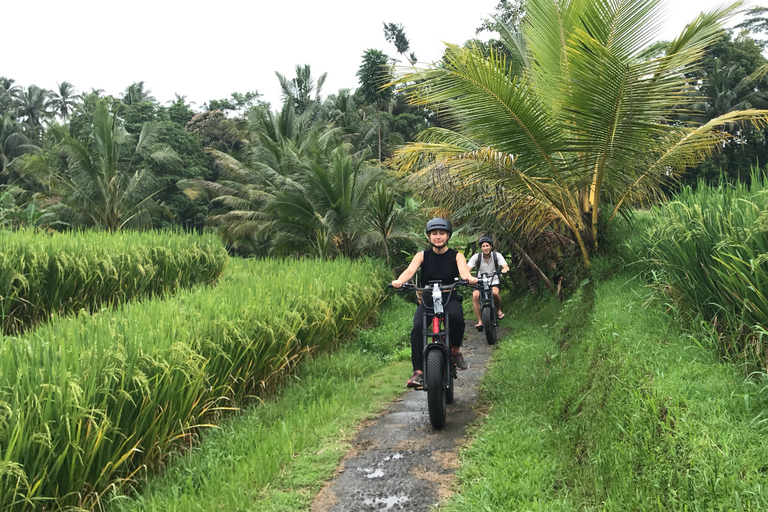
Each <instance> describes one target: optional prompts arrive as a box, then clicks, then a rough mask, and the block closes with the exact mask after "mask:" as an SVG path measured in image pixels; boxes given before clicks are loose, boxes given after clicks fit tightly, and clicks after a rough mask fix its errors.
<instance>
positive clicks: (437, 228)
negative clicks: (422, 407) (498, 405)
mask: <svg viewBox="0 0 768 512" xmlns="http://www.w3.org/2000/svg"><path fill="white" fill-rule="evenodd" d="M425 231H426V233H427V239H428V240H429V243H430V245H431V247H430V248H429V249H427V250H426V251H421V252H419V253H417V254H416V255H415V256H414V257H413V260H411V264H410V265H408V268H406V269H405V270H404V271H403V273H402V274H400V277H398V278H397V279H395V280H394V281H392V286H393V287H395V288H401V287H402V286H403V283H405V282H407V281H408V280H410V279H411V278H412V277H413V276H414V274H416V271H417V270H419V268H421V281H422V283H424V284H426V283H429V282H430V281H440V283H441V284H451V283H453V282H454V281H455V280H456V279H457V278H461V279H466V280H467V281H469V284H475V283H477V278H476V277H474V276H472V274H471V273H470V272H469V268H468V267H467V260H466V258H465V257H464V255H463V254H461V253H460V252H458V251H456V250H455V249H449V248H448V245H447V243H448V240H450V238H451V235H452V234H453V228H452V227H451V223H450V222H448V221H447V220H445V219H442V218H439V217H438V218H434V219H432V220H430V221H429V222H427V227H426V230H425ZM421 300H422V303H420V304H419V306H418V307H417V308H416V313H414V315H413V329H412V330H411V363H412V364H413V376H412V377H411V378H410V379H408V383H407V386H408V387H409V388H417V387H421V386H423V385H424V375H423V373H422V369H423V368H424V364H423V361H422V359H423V353H422V350H423V329H424V324H423V321H424V313H425V312H426V313H427V314H429V313H431V309H430V308H431V307H432V297H429V296H428V294H424V295H423V296H422V298H421ZM461 300H462V297H461V295H459V294H458V293H453V294H451V300H450V301H449V302H448V303H447V304H444V308H445V312H446V313H448V319H449V323H448V327H449V331H450V337H451V353H452V355H453V360H454V362H455V363H456V366H457V367H458V368H459V369H460V370H466V369H467V368H468V367H469V365H467V363H466V361H465V360H464V356H463V355H462V353H461V351H460V350H459V349H460V347H461V343H462V341H463V339H464V312H463V309H462V307H461Z"/></svg>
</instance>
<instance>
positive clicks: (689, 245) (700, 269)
mask: <svg viewBox="0 0 768 512" xmlns="http://www.w3.org/2000/svg"><path fill="white" fill-rule="evenodd" d="M766 183H767V182H766V176H765V174H764V173H758V172H756V171H755V172H753V176H752V182H751V185H744V184H741V183H735V184H729V183H724V182H721V183H720V184H719V185H718V186H708V185H706V184H704V183H699V185H698V188H697V190H696V191H695V192H694V191H693V190H692V189H691V188H686V189H684V190H683V191H681V192H680V193H679V194H678V195H677V196H675V198H674V199H673V200H672V201H670V202H669V203H666V204H664V205H662V206H661V207H659V208H657V209H656V210H654V216H655V218H656V224H655V225H654V226H653V227H652V228H651V229H649V231H648V240H649V241H650V246H651V248H650V252H651V257H652V260H653V262H654V265H655V268H657V269H659V270H660V271H661V272H662V273H663V285H664V289H665V291H666V293H667V294H668V295H670V296H671V297H672V298H673V300H675V302H677V303H678V304H679V305H681V310H682V311H683V312H687V315H688V317H689V318H695V317H696V316H698V315H700V316H701V317H702V318H703V319H704V320H705V321H706V322H707V323H708V324H709V325H711V326H713V328H715V329H716V330H717V331H718V332H720V333H721V335H722V339H723V340H724V341H723V343H722V345H721V346H720V347H719V348H720V349H721V350H722V352H723V353H725V354H738V353H741V354H744V353H745V350H746V349H747V344H746V343H747V340H748V339H749V338H750V336H751V334H750V333H753V332H754V329H755V328H759V329H761V330H765V328H766V326H768V300H766V297H765V296H764V295H763V290H764V289H765V284H766V283H767V282H768V281H766V278H768V275H767V274H768V257H767V256H766V254H768V190H767V189H766ZM752 339H754V337H752ZM760 352H762V350H761V348H758V349H757V350H753V353H752V356H750V358H751V359H752V360H753V361H755V360H754V355H755V353H760ZM760 357H765V356H764V355H763V356H760ZM760 365H761V366H763V364H762V362H761V364H760Z"/></svg>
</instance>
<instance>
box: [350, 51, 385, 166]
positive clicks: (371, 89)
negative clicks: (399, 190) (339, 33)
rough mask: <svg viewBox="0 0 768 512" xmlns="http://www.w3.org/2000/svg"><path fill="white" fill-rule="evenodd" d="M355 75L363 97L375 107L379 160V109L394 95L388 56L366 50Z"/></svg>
mask: <svg viewBox="0 0 768 512" xmlns="http://www.w3.org/2000/svg"><path fill="white" fill-rule="evenodd" d="M357 77H358V80H359V82H360V93H361V94H362V96H363V98H364V99H365V101H367V102H368V103H369V104H370V105H373V106H374V107H375V108H376V120H377V136H378V147H379V161H381V110H382V109H383V108H385V106H386V105H387V104H388V103H389V102H390V100H391V99H392V97H393V96H394V92H393V90H392V88H391V87H388V84H389V83H390V82H391V81H392V70H391V68H390V66H389V57H388V56H387V55H386V54H385V53H383V52H381V51H379V50H373V49H368V50H366V52H365V53H364V54H363V63H362V64H361V65H360V68H359V69H358V70H357Z"/></svg>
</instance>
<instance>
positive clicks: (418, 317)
mask: <svg viewBox="0 0 768 512" xmlns="http://www.w3.org/2000/svg"><path fill="white" fill-rule="evenodd" d="M425 311H426V308H425V307H424V306H423V305H421V304H419V307H417V308H416V312H415V313H414V314H413V328H412V329H411V364H412V365H413V375H411V378H410V379H408V382H406V383H405V385H406V386H407V387H409V388H419V387H421V386H423V385H424V371H423V368H424V363H423V359H424V312H425Z"/></svg>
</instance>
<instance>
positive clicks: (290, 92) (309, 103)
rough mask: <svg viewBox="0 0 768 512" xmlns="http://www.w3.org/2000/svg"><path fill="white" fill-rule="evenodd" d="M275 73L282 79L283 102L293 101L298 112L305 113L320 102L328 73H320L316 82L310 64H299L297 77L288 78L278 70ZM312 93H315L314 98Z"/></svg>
mask: <svg viewBox="0 0 768 512" xmlns="http://www.w3.org/2000/svg"><path fill="white" fill-rule="evenodd" d="M275 74H276V75H277V79H278V80H279V81H280V89H282V91H283V102H285V101H291V102H293V106H294V108H295V109H296V113H297V114H303V113H304V112H306V111H308V110H310V109H311V108H314V107H315V106H317V105H318V104H319V103H320V93H321V92H322V90H323V85H324V84H325V79H326V78H327V76H328V73H323V74H322V75H320V78H318V79H317V82H315V79H314V78H313V77H312V69H311V68H310V66H309V64H305V65H304V66H301V65H299V64H297V65H296V78H293V79H288V78H286V77H285V76H284V75H281V74H280V73H278V72H277V71H275ZM312 93H314V95H315V96H314V98H313V97H312Z"/></svg>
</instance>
